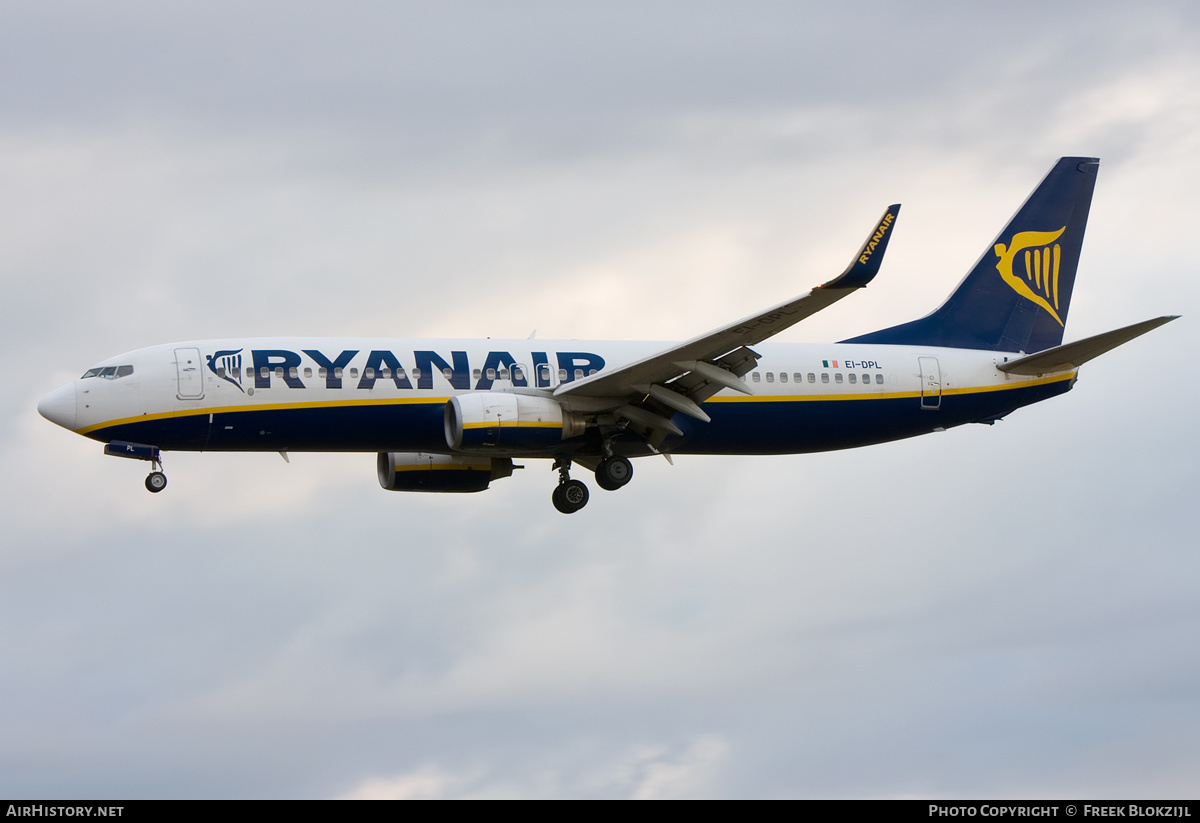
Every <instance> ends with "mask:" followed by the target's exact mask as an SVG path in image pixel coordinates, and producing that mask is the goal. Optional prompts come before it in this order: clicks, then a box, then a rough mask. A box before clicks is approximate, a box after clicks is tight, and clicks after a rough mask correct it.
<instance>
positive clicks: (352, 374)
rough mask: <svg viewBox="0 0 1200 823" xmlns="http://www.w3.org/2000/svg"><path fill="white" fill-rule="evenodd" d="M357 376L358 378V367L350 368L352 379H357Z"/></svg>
mask: <svg viewBox="0 0 1200 823" xmlns="http://www.w3.org/2000/svg"><path fill="white" fill-rule="evenodd" d="M357 378H358V369H351V370H350V379H351V380H355V379H357Z"/></svg>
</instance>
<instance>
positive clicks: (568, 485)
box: [550, 454, 633, 514]
mask: <svg viewBox="0 0 1200 823" xmlns="http://www.w3.org/2000/svg"><path fill="white" fill-rule="evenodd" d="M554 468H556V469H558V486H557V487H555V489H554V493H553V494H552V495H550V499H551V500H552V501H553V502H554V508H556V509H558V510H559V511H560V512H562V513H563V514H574V513H575V512H577V511H579V510H580V509H582V508H583V507H584V506H586V505H587V502H588V497H589V493H588V487H587V486H585V485H584V484H583V482H582V481H580V480H572V479H571V461H570V460H567V459H565V458H559V459H558V460H556V461H554ZM632 479H633V463H631V462H630V461H629V458H628V457H622V456H621V455H619V454H610V455H609V456H608V457H606V458H604V459H603V460H601V461H600V463H599V464H598V465H597V466H596V485H597V486H599V487H600V488H602V489H604V490H605V491H610V492H611V491H616V490H617V489H619V488H621V487H622V486H624V485H625V484H626V483H628V482H629V481H630V480H632Z"/></svg>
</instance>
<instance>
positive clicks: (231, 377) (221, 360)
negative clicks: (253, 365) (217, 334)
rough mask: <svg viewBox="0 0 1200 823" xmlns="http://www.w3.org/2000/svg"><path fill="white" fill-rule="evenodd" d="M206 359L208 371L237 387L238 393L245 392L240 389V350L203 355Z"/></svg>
mask: <svg viewBox="0 0 1200 823" xmlns="http://www.w3.org/2000/svg"><path fill="white" fill-rule="evenodd" d="M205 357H207V358H208V370H209V371H211V372H212V373H213V374H215V375H216V376H217V377H219V378H221V379H222V380H225V381H227V382H229V383H232V384H233V385H235V386H237V387H238V391H241V392H243V393H244V392H245V391H246V390H245V389H244V388H242V350H241V349H238V350H237V351H219V352H217V353H216V354H209V355H205Z"/></svg>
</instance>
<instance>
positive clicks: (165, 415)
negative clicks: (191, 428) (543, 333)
mask: <svg viewBox="0 0 1200 823" xmlns="http://www.w3.org/2000/svg"><path fill="white" fill-rule="evenodd" d="M449 400H450V398H449V397H427V398H411V397H395V398H391V399H386V400H315V401H310V402H301V403H255V404H251V405H244V406H207V407H197V408H194V409H176V410H175V411H169V412H161V413H159V414H140V415H138V416H137V417H121V418H117V419H116V420H107V421H105V422H103V423H96V424H95V425H92V426H86V427H84V428H82V429H75V431H76V432H78V433H79V434H87V433H88V432H93V431H96V430H97V429H108V428H112V427H113V426H125V425H128V424H129V423H145V422H148V421H150V420H171V419H173V418H176V417H196V416H198V415H204V414H234V413H237V412H257V411H272V410H288V411H290V410H292V409H332V408H354V407H359V406H409V405H436V406H441V405H445V404H446V403H447V402H448V401H449Z"/></svg>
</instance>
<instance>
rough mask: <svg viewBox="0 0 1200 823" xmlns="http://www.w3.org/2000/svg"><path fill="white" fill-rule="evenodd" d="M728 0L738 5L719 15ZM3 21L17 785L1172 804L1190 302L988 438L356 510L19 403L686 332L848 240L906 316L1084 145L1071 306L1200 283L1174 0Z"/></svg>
mask: <svg viewBox="0 0 1200 823" xmlns="http://www.w3.org/2000/svg"><path fill="white" fill-rule="evenodd" d="M746 9H748V10H746ZM3 15H4V17H5V25H3V26H0V46H2V47H0V55H3V57H0V77H3V78H5V79H4V81H3V85H2V86H0V104H2V105H0V111H3V112H4V113H3V115H0V147H2V149H3V150H2V151H0V156H2V157H3V158H4V159H3V160H2V161H0V184H2V185H0V190H2V191H3V192H4V194H3V195H2V196H0V242H2V243H3V246H4V248H5V255H4V262H3V263H2V264H0V277H2V278H3V285H4V289H5V295H6V298H5V300H4V301H3V302H2V303H0V319H2V320H3V322H2V323H0V341H3V344H4V350H5V351H6V352H7V353H9V359H8V361H7V362H8V364H9V365H8V382H7V384H6V385H7V386H8V388H7V389H6V390H5V391H4V392H3V394H0V419H3V420H4V422H5V423H6V424H7V425H5V426H4V429H3V430H4V432H5V435H4V437H3V438H2V439H0V453H2V455H3V460H4V464H5V466H6V467H8V471H6V472H5V474H4V476H3V477H2V478H0V499H2V500H3V501H4V502H3V504H2V505H3V512H4V522H5V532H6V538H5V542H4V547H3V549H2V550H0V571H2V574H0V580H3V582H2V583H0V650H2V651H3V657H2V659H4V660H5V661H6V662H7V665H5V666H3V667H0V692H2V693H3V694H4V695H5V698H6V699H5V701H3V704H2V705H0V729H2V730H3V732H4V733H3V734H0V765H2V768H0V789H3V790H4V791H5V793H7V794H9V795H12V796H15V795H24V796H44V797H82V796H85V795H87V796H93V797H131V796H147V797H151V796H166V797H170V796H189V797H199V796H216V797H222V796H236V797H243V796H323V797H324V796H345V795H355V794H359V795H367V794H371V795H379V794H382V795H409V796H496V795H512V796H528V795H537V796H580V795H587V796H675V795H682V796H709V795H711V796H796V795H803V796H829V795H837V796H894V795H906V796H907V795H921V796H924V795H929V796H963V795H984V794H987V795H991V796H1031V795H1043V796H1055V795H1058V796H1062V795H1068V794H1071V795H1076V796H1096V797H1101V796H1134V795H1142V796H1163V797H1166V796H1194V795H1195V793H1196V782H1195V777H1194V776H1195V774H1197V768H1196V766H1197V762H1196V756H1195V748H1194V745H1193V743H1192V741H1193V740H1194V738H1195V733H1196V720H1195V718H1196V717H1197V711H1196V700H1195V694H1196V688H1195V686H1196V682H1197V677H1198V676H1200V675H1198V672H1197V669H1196V666H1195V662H1194V660H1193V658H1194V655H1191V654H1190V653H1189V649H1190V645H1191V643H1190V638H1191V637H1193V636H1194V635H1195V629H1196V623H1197V620H1198V617H1197V612H1196V609H1195V605H1194V603H1193V600H1194V597H1193V596H1192V593H1191V590H1190V581H1192V580H1194V579H1196V574H1195V572H1196V571H1197V570H1196V568H1195V566H1196V561H1195V552H1194V545H1195V542H1196V529H1195V526H1194V523H1193V522H1192V521H1193V518H1192V517H1191V516H1190V515H1191V506H1192V502H1191V501H1192V500H1193V499H1194V497H1195V492H1196V489H1197V485H1198V484H1197V472H1196V469H1195V465H1196V460H1195V456H1196V441H1195V435H1194V434H1193V429H1194V426H1193V424H1192V419H1191V417H1192V415H1191V411H1190V410H1191V409H1192V408H1194V404H1195V402H1196V401H1197V399H1198V398H1197V390H1196V387H1195V385H1194V381H1192V380H1191V379H1190V371H1189V367H1188V364H1187V352H1188V351H1189V342H1190V341H1191V340H1192V338H1193V337H1194V335H1193V334H1192V332H1191V331H1190V325H1189V323H1190V321H1189V320H1188V319H1187V317H1185V318H1184V319H1183V320H1181V321H1178V322H1177V323H1174V324H1172V325H1170V326H1168V327H1165V328H1163V329H1160V330H1158V331H1156V332H1155V333H1154V334H1153V335H1152V336H1150V337H1147V338H1146V339H1144V340H1141V341H1138V342H1137V343H1134V344H1131V345H1130V346H1128V347H1126V348H1123V349H1121V350H1119V351H1116V352H1113V353H1112V354H1110V355H1108V356H1106V357H1105V358H1103V359H1101V360H1099V361H1097V362H1096V363H1094V364H1090V365H1089V366H1088V367H1087V368H1085V369H1084V370H1083V372H1082V374H1081V379H1080V382H1079V385H1078V387H1077V388H1076V389H1075V390H1074V391H1073V392H1071V393H1070V394H1069V395H1067V396H1065V397H1062V398H1058V399H1057V400H1055V401H1054V402H1051V403H1047V404H1044V405H1041V406H1037V407H1034V408H1031V409H1025V410H1022V411H1020V412H1018V413H1016V414H1014V415H1013V416H1012V417H1011V418H1010V419H1008V420H1006V421H1004V422H1002V423H1000V424H998V425H997V426H995V427H992V428H985V427H982V426H973V427H970V428H968V429H965V430H955V431H952V432H949V433H946V434H941V435H936V436H930V437H925V438H919V439H917V440H913V441H907V442H902V443H894V444H889V445H886V446H881V447H878V448H873V449H866V450H858V451H852V452H841V453H833V454H821V455H808V456H798V457H781V458H744V459H743V458H700V457H694V458H680V459H679V460H677V465H676V466H675V467H669V466H667V465H666V463H665V461H662V460H654V461H643V462H642V463H639V465H638V477H637V479H636V481H635V483H634V484H633V485H632V486H631V487H630V488H628V489H626V490H624V491H623V492H621V493H619V494H611V495H609V494H602V493H600V492H597V493H596V496H595V499H594V501H593V503H592V504H591V505H590V506H589V507H588V509H586V510H584V511H583V512H581V513H579V514H577V515H574V516H572V517H570V518H564V517H561V516H559V515H557V514H556V513H554V512H553V511H552V510H551V509H550V506H549V501H548V499H547V498H548V496H549V491H550V481H551V479H552V475H551V473H550V471H549V469H548V467H547V466H545V465H540V464H538V463H537V462H535V461H529V462H530V467H529V468H528V469H527V470H526V471H524V472H522V473H518V476H517V477H514V478H512V479H509V480H504V481H501V482H498V483H497V484H496V486H495V487H494V488H493V489H491V490H489V491H488V492H487V493H486V494H482V495H478V496H471V497H467V498H462V497H453V496H448V497H445V498H442V497H431V498H430V497H406V496H401V495H387V494H384V493H383V492H382V491H380V490H379V489H378V488H377V486H376V484H375V480H374V473H373V465H372V459H371V456H370V455H349V456H321V455H293V456H292V464H291V465H285V464H284V463H283V461H282V460H280V459H279V457H278V456H277V455H196V454H171V455H168V461H169V462H168V469H169V471H170V474H171V488H170V489H169V490H168V492H167V493H166V494H164V495H161V496H154V497H151V496H150V495H147V494H145V492H143V491H142V490H141V488H140V485H141V475H142V473H143V471H144V468H143V467H141V466H138V465H136V464H130V463H129V462H128V461H113V460H109V459H107V458H104V457H103V456H102V455H100V454H99V447H98V446H97V445H95V444H90V443H89V442H86V441H84V440H82V439H80V438H74V437H71V436H69V435H68V434H67V433H65V432H62V431H61V430H58V429H56V428H54V427H53V426H51V425H50V424H48V423H46V422H45V421H42V420H40V419H39V418H37V416H36V413H35V412H34V406H35V404H36V402H37V399H38V398H39V397H40V396H41V395H42V394H44V393H45V392H46V391H49V390H50V389H52V388H54V387H55V386H56V385H58V384H60V383H61V382H63V381H65V380H68V379H71V378H72V377H75V376H78V374H79V373H81V372H82V371H83V369H85V368H87V367H88V366H89V365H91V364H92V363H93V362H95V361H96V360H98V359H100V358H102V357H107V356H109V355H111V354H114V353H115V352H118V351H122V350H127V349H132V348H136V347H139V346H143V345H150V344H153V343H158V342H163V341H166V340H170V339H181V338H188V337H206V336H220V335H227V334H247V333H250V334H263V335H267V334H310V333H311V334H358V333H364V334H378V335H404V334H438V335H456V334H460V335H476V334H478V335H484V334H492V335H493V336H500V335H512V336H522V337H523V336H524V335H525V334H527V333H528V331H529V330H530V329H532V328H538V329H539V333H540V335H541V336H551V335H562V336H574V335H578V336H582V337H621V338H638V337H640V338H653V339H661V338H667V339H671V338H681V337H686V336H688V335H691V334H695V333H697V332H700V331H702V330H704V329H705V328H708V327H711V326H715V325H717V324H718V323H721V322H723V321H726V320H728V319H730V318H731V317H733V316H740V315H742V314H745V313H748V312H750V311H753V310H755V309H757V308H760V307H761V306H763V305H767V304H769V303H770V302H772V301H774V300H778V299H782V298H783V297H786V296H788V295H790V294H794V293H797V292H799V291H801V290H802V289H804V288H807V287H808V286H810V285H812V283H814V282H819V280H821V279H824V278H825V277H827V276H829V275H830V274H832V273H835V272H836V271H837V270H839V269H840V268H841V267H842V266H843V265H844V264H845V262H846V257H847V256H848V255H849V254H850V252H851V251H852V250H853V249H854V248H855V247H856V244H857V243H858V242H859V241H860V240H861V234H862V233H863V232H864V231H865V229H866V227H867V226H868V225H869V223H870V221H871V220H872V219H874V218H875V217H876V216H877V213H878V211H879V209H880V208H881V207H882V206H883V205H884V204H886V203H889V202H894V201H895V200H896V199H901V200H903V202H904V203H905V212H904V214H903V216H902V219H901V225H900V227H899V230H898V233H897V235H896V239H895V242H894V245H893V247H892V250H891V252H890V254H889V260H888V265H887V267H885V270H884V272H883V274H882V275H881V277H880V278H879V280H878V282H877V283H874V284H872V287H871V288H870V289H868V290H867V291H866V292H865V293H864V294H862V295H856V296H855V298H854V299H853V300H850V301H846V302H845V303H843V304H840V305H839V306H837V307H835V308H833V309H831V310H830V311H829V312H827V313H824V314H823V315H822V316H820V317H817V318H813V320H812V321H811V322H809V323H806V324H804V325H803V326H802V327H800V328H798V329H796V330H795V331H793V332H789V339H794V340H834V339H839V338H841V337H844V336H846V335H849V334H853V333H857V332H861V331H865V330H868V329H870V328H873V327H881V326H885V325H888V324H890V323H893V322H897V321H900V320H904V319H909V318H911V317H914V316H917V315H919V314H923V313H925V312H926V311H928V310H929V309H931V308H932V307H933V306H935V305H936V304H937V303H938V302H940V300H941V299H943V298H944V296H945V294H946V293H948V291H949V290H950V288H952V286H953V285H954V283H955V282H956V281H957V279H958V277H960V276H961V274H962V272H963V271H965V269H966V267H967V266H968V265H970V263H971V262H972V261H973V260H974V258H975V257H976V256H977V255H978V254H979V253H980V252H981V251H982V250H983V249H984V248H985V247H986V246H987V244H988V242H989V241H990V240H991V238H992V236H993V234H994V232H995V231H996V230H997V229H998V228H999V227H1000V226H1001V225H1002V221H1003V220H1004V219H1005V218H1006V217H1007V216H1008V215H1009V214H1010V213H1011V212H1012V210H1013V209H1014V208H1015V207H1016V205H1017V204H1018V203H1019V202H1020V199H1021V198H1022V197H1023V196H1024V195H1025V194H1026V193H1027V192H1028V191H1029V189H1030V188H1031V187H1032V186H1033V185H1034V184H1035V182H1036V181H1037V179H1038V177H1039V176H1040V175H1041V174H1043V173H1044V171H1045V169H1046V168H1048V167H1049V164H1050V163H1051V162H1052V161H1053V160H1054V158H1055V157H1057V156H1058V155H1059V154H1065V153H1071V152H1077V151H1079V152H1095V153H1097V154H1100V155H1101V156H1102V158H1103V160H1104V164H1103V166H1102V170H1101V176H1100V182H1099V185H1098V188H1097V194H1096V200H1095V203H1094V207H1093V213H1092V214H1093V216H1092V222H1091V225H1090V228H1089V238H1088V241H1087V244H1086V245H1085V250H1084V259H1083V266H1084V270H1083V271H1082V272H1081V281H1080V283H1081V285H1080V288H1079V290H1078V292H1077V297H1076V301H1075V306H1074V309H1073V312H1072V318H1071V323H1070V325H1069V327H1068V336H1069V337H1081V336H1084V335H1086V334H1091V333H1096V332H1099V331H1103V330H1105V329H1107V328H1112V327H1116V326H1119V325H1123V324H1126V323H1130V322H1134V321H1136V320H1140V319H1143V318H1145V317H1150V316H1154V315H1157V314H1163V313H1184V314H1186V315H1188V316H1189V317H1190V316H1191V314H1192V313H1193V309H1194V308H1195V307H1196V305H1197V302H1198V301H1197V289H1196V286H1195V283H1194V282H1193V281H1194V278H1191V277H1189V276H1188V275H1187V272H1186V268H1187V265H1188V263H1187V261H1188V260H1189V259H1190V258H1189V256H1188V253H1187V245H1186V239H1187V238H1189V237H1190V236H1191V234H1192V233H1193V232H1192V229H1191V224H1190V214H1189V206H1190V199H1191V196H1192V194H1193V192H1194V190H1195V184H1196V183H1197V168H1196V164H1195V160H1194V158H1195V157H1196V148H1197V146H1196V137H1195V135H1196V134H1200V130H1198V129H1196V128H1194V127H1195V125H1196V118H1197V112H1200V100H1198V99H1197V98H1198V95H1197V93H1196V92H1195V91H1194V89H1196V88H1198V87H1200V86H1198V84H1197V83H1196V80H1197V75H1198V74H1200V65H1198V64H1197V62H1196V60H1195V58H1194V54H1195V53H1196V50H1195V39H1196V34H1197V26H1196V20H1195V12H1194V11H1193V10H1192V7H1191V6H1190V5H1186V4H1165V3H1164V4H1157V5H1154V6H1153V7H1151V8H1148V9H1141V10H1139V11H1137V12H1134V11H1133V10H1131V9H1126V8H1125V7H1123V6H1122V5H1120V4H1112V5H1102V6H1095V5H1088V6H1082V5H1081V6H1079V7H1078V8H1071V7H1069V6H1067V7H1062V6H1059V7H1056V8H1054V9H1052V10H1048V9H1046V8H1043V7H1041V6H1039V5H1037V4H1028V5H1026V4H1017V5H1013V4H1007V5H1005V6H1004V7H1002V8H1001V7H995V8H991V7H988V8H984V9H982V10H976V9H972V10H966V9H964V10H961V11H958V10H949V9H946V8H944V7H935V6H930V7H929V8H928V9H923V8H921V7H919V6H918V7H917V8H916V9H913V8H912V7H909V8H905V9H896V8H894V7H892V6H887V5H884V4H880V5H861V6H855V7H852V8H849V9H848V10H846V11H828V10H821V11H820V12H817V11H814V10H813V9H804V8H796V7H794V5H793V4H765V3H764V4H752V5H750V6H749V7H747V6H744V5H743V6H739V7H738V8H737V9H736V10H735V9H733V8H732V7H730V6H726V5H722V4H707V5H705V4H700V5H696V4H688V6H687V7H686V9H683V8H681V7H674V6H668V5H663V6H655V7H653V8H652V9H649V10H647V9H646V8H644V7H642V6H633V5H631V6H629V7H627V8H617V9H616V10H606V11H604V12H600V11H582V10H575V11H566V10H563V9H561V8H559V7H558V6H556V5H553V4H546V5H540V4H517V5H513V6H507V7H505V8H503V9H499V8H496V7H493V5H492V4H461V5H456V6H444V5H443V6H439V7H438V9H436V10H434V9H433V8H432V7H427V6H417V5H412V6H400V7H398V8H397V7H393V5H392V4H381V5H375V6H373V5H369V4H364V5H358V6H355V7H353V8H351V9H349V10H346V9H345V8H344V7H341V6H339V7H338V10H337V12H336V13H335V12H333V11H331V7H330V8H320V7H318V10H317V11H306V10H299V9H293V8H291V7H290V6H289V7H287V8H286V9H283V7H280V6H274V5H270V4H263V5H257V6H254V7H252V8H249V9H247V8H245V7H243V6H233V5H230V6H225V7H214V6H212V5H210V4H206V5H204V6H200V5H196V6H190V7H184V8H176V9H174V10H173V11H171V12H170V13H167V12H164V11H162V10H160V9H159V8H158V7H157V6H154V5H147V4H136V3H131V4H123V5H112V4H110V5H109V6H108V7H106V9H105V11H104V13H103V14H101V13H100V12H98V11H94V10H92V7H91V6H89V5H87V4H80V5H77V6H61V5H58V6H54V7H47V6H45V5H43V4H37V5H25V6H22V5H19V4H17V5H11V4H10V6H8V7H7V8H6V10H5V12H3Z"/></svg>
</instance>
